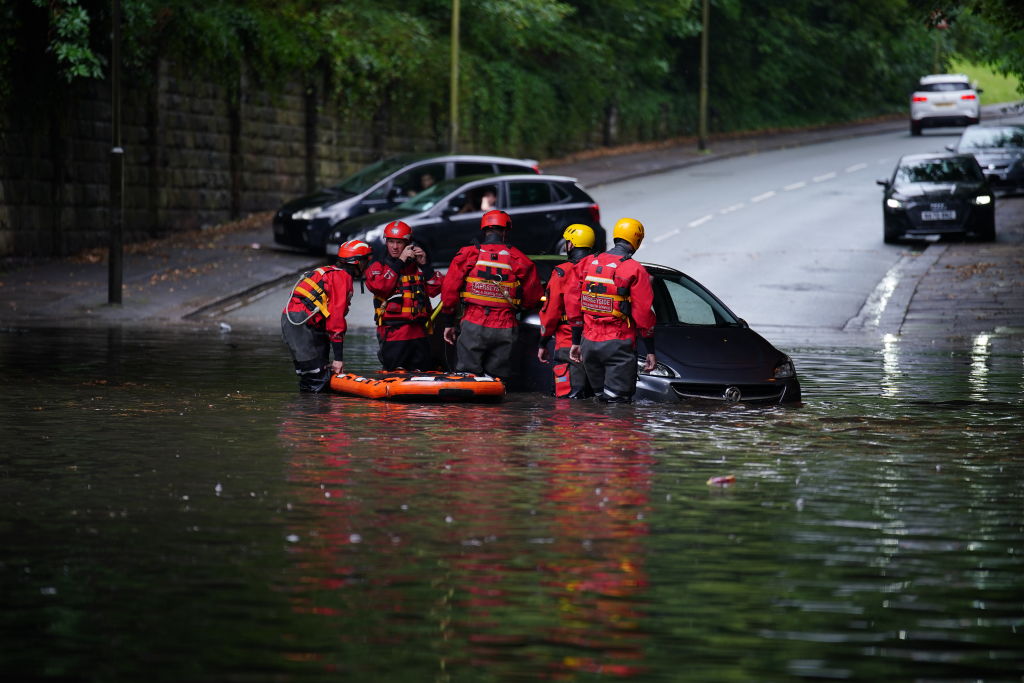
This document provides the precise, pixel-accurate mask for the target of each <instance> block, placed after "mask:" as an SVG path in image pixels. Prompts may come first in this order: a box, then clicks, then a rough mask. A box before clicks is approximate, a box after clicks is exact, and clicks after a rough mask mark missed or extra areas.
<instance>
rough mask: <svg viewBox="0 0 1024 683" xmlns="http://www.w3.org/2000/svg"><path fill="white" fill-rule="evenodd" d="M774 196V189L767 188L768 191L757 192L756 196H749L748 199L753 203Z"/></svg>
mask: <svg viewBox="0 0 1024 683" xmlns="http://www.w3.org/2000/svg"><path fill="white" fill-rule="evenodd" d="M774 196H775V190H769V191H768V192H764V193H762V194H759V195H757V196H756V197H751V198H750V201H752V202H754V203H757V202H763V201H764V200H766V199H769V198H771V197H774Z"/></svg>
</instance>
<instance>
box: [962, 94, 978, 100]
mask: <svg viewBox="0 0 1024 683" xmlns="http://www.w3.org/2000/svg"><path fill="white" fill-rule="evenodd" d="M960 99H961V100H976V99H978V97H977V95H974V94H972V93H967V94H966V95H961V96H960Z"/></svg>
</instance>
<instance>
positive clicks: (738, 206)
mask: <svg viewBox="0 0 1024 683" xmlns="http://www.w3.org/2000/svg"><path fill="white" fill-rule="evenodd" d="M744 206H746V204H744V203H743V202H740V203H739V204H733V205H732V206H727V207H725V208H724V209H722V210H721V211H719V213H721V214H727V213H732V212H733V211H739V210H740V209H742V208H743V207H744Z"/></svg>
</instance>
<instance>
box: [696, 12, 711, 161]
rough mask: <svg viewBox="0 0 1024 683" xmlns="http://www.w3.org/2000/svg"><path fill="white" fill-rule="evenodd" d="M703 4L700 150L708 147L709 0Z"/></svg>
mask: <svg viewBox="0 0 1024 683" xmlns="http://www.w3.org/2000/svg"><path fill="white" fill-rule="evenodd" d="M703 5H704V6H703V8H702V14H703V28H702V29H701V32H700V103H699V105H698V106H699V108H700V113H699V117H698V118H699V122H698V124H697V126H698V128H697V149H699V150H700V151H702V152H703V151H704V150H706V149H707V148H708V28H709V26H710V23H711V21H710V19H711V11H710V8H709V5H710V2H709V0H704V2H703Z"/></svg>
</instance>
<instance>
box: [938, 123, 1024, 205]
mask: <svg viewBox="0 0 1024 683" xmlns="http://www.w3.org/2000/svg"><path fill="white" fill-rule="evenodd" d="M946 149H948V150H949V151H951V152H958V153H960V154H970V155H972V156H974V158H975V159H977V160H978V165H979V166H981V171H982V173H984V174H985V177H986V178H987V179H988V183H989V185H991V186H992V189H993V190H996V191H997V192H1005V193H1007V194H1015V193H1019V192H1024V126H968V127H967V128H965V129H964V132H963V134H962V135H961V136H960V140H958V141H957V143H956V144H955V145H949V146H948V147H946Z"/></svg>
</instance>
